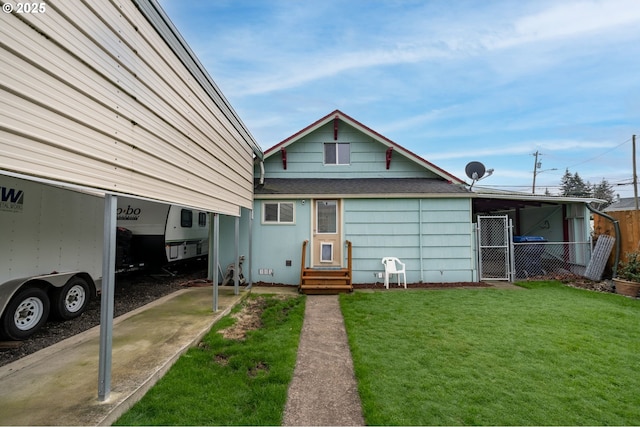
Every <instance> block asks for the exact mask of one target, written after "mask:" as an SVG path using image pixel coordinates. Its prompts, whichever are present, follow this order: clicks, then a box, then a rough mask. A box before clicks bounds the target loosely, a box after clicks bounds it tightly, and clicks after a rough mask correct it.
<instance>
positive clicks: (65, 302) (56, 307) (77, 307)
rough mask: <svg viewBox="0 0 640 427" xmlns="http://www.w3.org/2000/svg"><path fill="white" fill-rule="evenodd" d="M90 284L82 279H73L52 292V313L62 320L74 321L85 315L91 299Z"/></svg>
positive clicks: (76, 277)
mask: <svg viewBox="0 0 640 427" xmlns="http://www.w3.org/2000/svg"><path fill="white" fill-rule="evenodd" d="M89 292H90V290H89V284H88V283H87V281H86V280H85V279H83V278H82V277H78V276H75V277H72V278H71V279H69V281H68V282H67V283H66V284H65V285H64V286H63V287H61V288H55V289H54V290H53V292H52V295H51V296H52V299H51V303H52V304H51V313H52V314H53V316H54V317H56V318H57V319H61V320H69V319H74V318H76V317H78V316H80V315H81V314H82V313H84V311H85V309H86V308H87V304H89V299H90V293H89Z"/></svg>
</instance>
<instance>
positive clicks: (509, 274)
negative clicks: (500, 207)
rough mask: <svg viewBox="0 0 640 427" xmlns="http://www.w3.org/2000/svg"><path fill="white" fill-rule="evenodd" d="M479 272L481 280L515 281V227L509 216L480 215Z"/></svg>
mask: <svg viewBox="0 0 640 427" xmlns="http://www.w3.org/2000/svg"><path fill="white" fill-rule="evenodd" d="M477 226H478V271H479V276H480V280H481V281H482V280H508V281H511V282H512V281H513V280H514V274H513V272H514V268H513V257H512V256H511V254H512V253H513V244H512V241H513V226H512V224H511V220H510V219H509V217H508V216H507V215H504V216H481V215H478V225H477Z"/></svg>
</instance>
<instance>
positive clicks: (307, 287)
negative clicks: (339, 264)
mask: <svg viewBox="0 0 640 427" xmlns="http://www.w3.org/2000/svg"><path fill="white" fill-rule="evenodd" d="M307 244H308V240H305V241H304V242H303V243H302V267H301V268H300V286H299V287H298V290H299V291H300V292H302V293H303V294H307V295H319V294H337V293H341V292H352V291H353V285H352V283H351V277H352V276H351V242H349V241H347V254H348V257H347V259H348V268H340V269H314V268H308V267H306V265H305V264H306V262H305V258H306V249H307Z"/></svg>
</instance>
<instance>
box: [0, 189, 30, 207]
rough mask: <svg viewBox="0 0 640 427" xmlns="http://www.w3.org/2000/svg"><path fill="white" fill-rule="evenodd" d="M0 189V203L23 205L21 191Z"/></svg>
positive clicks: (22, 193)
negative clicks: (0, 197)
mask: <svg viewBox="0 0 640 427" xmlns="http://www.w3.org/2000/svg"><path fill="white" fill-rule="evenodd" d="M0 189H2V191H0V195H1V196H2V199H0V201H2V202H9V203H18V204H22V203H23V199H24V192H23V191H22V190H16V189H15V188H8V187H0Z"/></svg>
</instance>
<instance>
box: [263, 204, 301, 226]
mask: <svg viewBox="0 0 640 427" xmlns="http://www.w3.org/2000/svg"><path fill="white" fill-rule="evenodd" d="M293 207H294V203H293V202H264V203H263V204H262V222H263V223H265V224H293V223H294V215H293V213H294V212H293Z"/></svg>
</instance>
